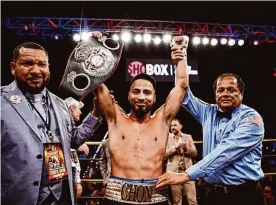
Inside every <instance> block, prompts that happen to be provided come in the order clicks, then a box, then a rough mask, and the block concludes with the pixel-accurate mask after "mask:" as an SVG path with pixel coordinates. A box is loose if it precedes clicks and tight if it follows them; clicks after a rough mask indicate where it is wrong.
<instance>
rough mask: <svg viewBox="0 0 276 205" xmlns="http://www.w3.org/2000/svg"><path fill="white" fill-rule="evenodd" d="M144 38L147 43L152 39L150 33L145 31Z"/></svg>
mask: <svg viewBox="0 0 276 205" xmlns="http://www.w3.org/2000/svg"><path fill="white" fill-rule="evenodd" d="M143 40H144V42H145V43H149V42H150V41H151V35H150V34H148V33H145V34H144V36H143Z"/></svg>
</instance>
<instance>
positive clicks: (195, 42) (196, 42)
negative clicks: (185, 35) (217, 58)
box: [192, 36, 200, 45]
mask: <svg viewBox="0 0 276 205" xmlns="http://www.w3.org/2000/svg"><path fill="white" fill-rule="evenodd" d="M192 43H193V44H194V45H198V44H200V38H199V37H197V36H196V37H193V40H192Z"/></svg>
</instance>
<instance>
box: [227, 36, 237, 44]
mask: <svg viewBox="0 0 276 205" xmlns="http://www.w3.org/2000/svg"><path fill="white" fill-rule="evenodd" d="M235 43H236V41H235V39H232V38H230V39H229V41H228V45H229V46H233V45H235Z"/></svg>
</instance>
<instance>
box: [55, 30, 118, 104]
mask: <svg viewBox="0 0 276 205" xmlns="http://www.w3.org/2000/svg"><path fill="white" fill-rule="evenodd" d="M122 50H123V43H122V42H120V41H116V40H113V39H112V38H108V37H107V36H104V35H103V36H101V37H99V38H98V37H95V36H93V35H92V36H91V37H90V38H89V40H88V41H82V42H81V43H79V44H78V45H77V46H76V48H75V49H74V50H73V52H72V53H71V55H70V57H69V59H68V62H67V65H66V69H65V73H64V75H63V78H62V81H61V83H60V87H62V88H64V89H65V90H67V91H69V92H70V93H71V94H72V95H73V96H74V97H75V98H78V99H80V100H81V99H82V98H84V96H85V95H87V94H88V93H90V92H91V91H92V90H94V89H95V88H96V87H97V86H98V85H100V84H101V83H103V82H105V81H106V80H107V79H108V78H109V77H110V76H111V75H112V74H113V72H114V71H115V70H116V68H117V66H118V63H119V60H120V58H121V55H122Z"/></svg>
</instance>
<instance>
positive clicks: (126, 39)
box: [121, 31, 131, 43]
mask: <svg viewBox="0 0 276 205" xmlns="http://www.w3.org/2000/svg"><path fill="white" fill-rule="evenodd" d="M121 39H122V41H124V42H126V43H127V42H129V41H130V39H131V35H130V33H129V32H127V31H125V32H123V33H122V36H121Z"/></svg>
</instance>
